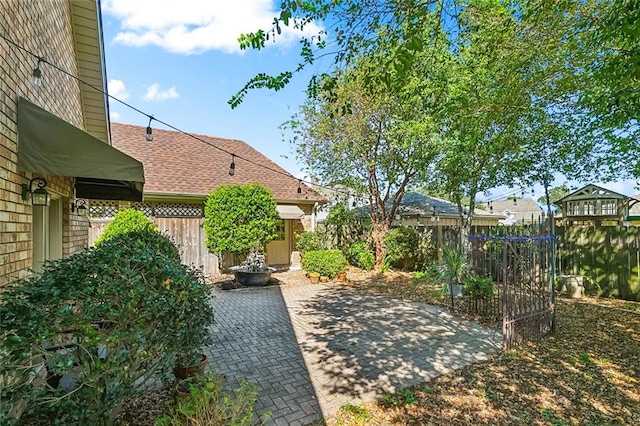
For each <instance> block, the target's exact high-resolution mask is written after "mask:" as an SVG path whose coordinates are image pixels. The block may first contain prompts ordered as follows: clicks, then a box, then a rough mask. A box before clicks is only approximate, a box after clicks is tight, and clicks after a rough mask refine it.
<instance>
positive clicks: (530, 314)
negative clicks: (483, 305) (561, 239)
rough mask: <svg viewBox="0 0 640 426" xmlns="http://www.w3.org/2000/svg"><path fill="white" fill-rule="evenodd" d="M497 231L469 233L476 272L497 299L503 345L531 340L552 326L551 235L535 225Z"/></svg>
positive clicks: (552, 275)
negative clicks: (496, 292)
mask: <svg viewBox="0 0 640 426" xmlns="http://www.w3.org/2000/svg"><path fill="white" fill-rule="evenodd" d="M502 231H503V232H502V235H500V234H498V233H494V234H492V235H469V237H468V238H469V243H470V248H471V251H470V258H471V263H472V266H473V268H474V270H475V272H476V273H479V274H484V275H487V276H491V277H492V278H493V280H494V282H496V284H497V286H498V287H499V290H500V291H499V294H500V299H501V300H500V302H501V305H502V309H501V311H502V334H503V348H504V349H505V350H506V349H509V348H511V347H513V346H515V345H518V344H522V343H525V342H527V341H530V340H537V339H539V338H541V337H543V336H544V335H546V334H548V333H549V332H551V331H553V329H554V327H555V295H554V289H553V281H554V275H555V268H554V265H555V250H556V245H557V239H556V237H555V235H553V234H546V233H544V227H543V226H542V224H538V226H536V225H533V226H530V227H526V228H523V227H519V228H511V229H510V228H505V229H503V230H502Z"/></svg>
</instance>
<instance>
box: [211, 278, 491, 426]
mask: <svg viewBox="0 0 640 426" xmlns="http://www.w3.org/2000/svg"><path fill="white" fill-rule="evenodd" d="M213 303H214V308H215V311H216V324H215V325H214V326H213V330H212V332H213V340H214V342H213V345H212V346H211V347H209V348H207V353H208V355H209V359H210V365H211V366H212V367H213V368H214V369H215V371H217V372H219V373H223V374H225V375H226V376H227V382H228V384H229V385H230V386H232V387H234V388H235V387H237V386H239V382H240V381H241V380H242V379H246V380H248V381H249V382H251V383H254V384H256V385H258V387H259V389H260V394H259V396H258V401H257V404H256V407H255V408H256V411H257V412H258V413H263V412H265V411H271V412H272V416H271V418H270V420H269V421H268V423H267V424H275V425H307V424H318V423H322V420H323V419H325V420H326V419H330V418H331V417H332V416H333V415H334V414H335V413H336V412H337V410H338V409H339V408H340V406H341V405H343V404H345V403H353V404H357V403H360V402H363V401H371V400H373V399H375V398H378V397H380V396H382V395H385V394H388V393H391V392H393V391H395V390H397V389H398V388H402V387H405V386H408V385H411V384H415V383H420V382H424V381H427V380H429V379H432V378H434V377H436V376H438V375H440V374H443V373H446V372H448V371H450V370H452V369H455V368H460V367H462V366H464V365H467V364H469V363H472V362H475V361H479V360H484V359H487V358H488V357H489V355H490V354H491V353H492V352H493V351H494V350H495V349H497V346H496V344H497V342H499V341H500V336H499V335H498V334H496V332H494V331H493V330H489V329H486V328H484V327H481V326H480V325H478V324H476V323H473V322H469V321H464V320H461V319H459V318H456V317H453V316H451V315H450V314H449V313H447V312H446V310H443V309H440V308H437V307H434V306H430V305H425V304H421V303H414V302H407V301H402V300H398V299H394V298H390V297H385V296H379V295H372V294H368V293H364V292H360V291H357V290H354V289H352V288H350V287H346V286H341V285H337V284H327V285H317V284H316V285H311V284H306V283H302V282H299V283H297V284H287V285H281V286H270V287H263V288H250V289H240V290H233V291H224V292H221V293H219V294H218V295H217V297H216V298H215V300H214V302H213Z"/></svg>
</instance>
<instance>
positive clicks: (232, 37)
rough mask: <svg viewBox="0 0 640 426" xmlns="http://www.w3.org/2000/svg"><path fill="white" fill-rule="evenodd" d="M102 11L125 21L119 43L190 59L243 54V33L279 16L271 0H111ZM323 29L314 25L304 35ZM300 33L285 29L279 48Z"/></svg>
mask: <svg viewBox="0 0 640 426" xmlns="http://www.w3.org/2000/svg"><path fill="white" fill-rule="evenodd" d="M102 8H103V11H104V12H105V14H108V15H111V16H114V17H116V18H117V19H118V20H119V21H120V30H121V31H120V32H118V34H117V35H116V37H115V42H117V43H122V44H125V45H128V46H135V47H141V46H147V45H155V46H158V47H160V48H162V49H165V50H167V51H169V52H172V53H180V54H186V55H190V54H194V53H202V52H205V51H208V50H220V51H223V52H226V53H240V52H241V50H240V46H239V44H238V37H239V36H240V34H242V33H249V32H255V31H256V30H258V29H263V30H268V29H269V28H270V26H271V23H272V22H273V18H274V17H275V16H276V15H278V14H279V12H278V11H276V9H275V8H274V7H273V1H272V0H234V1H216V0H181V1H176V0H135V1H132V0H106V1H104V2H103V3H102ZM319 30H320V27H319V26H317V25H316V24H314V23H311V24H308V25H307V26H306V27H305V30H304V32H305V33H306V34H316V33H317V32H318V31H319ZM300 35H301V33H300V32H299V31H298V30H294V29H292V28H289V27H283V28H282V34H280V35H279V36H278V43H277V45H278V46H281V47H282V46H289V45H291V44H292V43H295V42H296V41H297V40H298V39H299V37H300Z"/></svg>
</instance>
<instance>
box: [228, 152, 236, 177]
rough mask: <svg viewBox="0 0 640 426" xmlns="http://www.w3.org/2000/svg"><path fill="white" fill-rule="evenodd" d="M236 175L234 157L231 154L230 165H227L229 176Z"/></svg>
mask: <svg viewBox="0 0 640 426" xmlns="http://www.w3.org/2000/svg"><path fill="white" fill-rule="evenodd" d="M235 174H236V155H235V154H231V164H229V176H233V175H235Z"/></svg>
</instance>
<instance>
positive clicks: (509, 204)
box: [491, 198, 543, 222]
mask: <svg viewBox="0 0 640 426" xmlns="http://www.w3.org/2000/svg"><path fill="white" fill-rule="evenodd" d="M516 201H517V202H516V203H515V204H514V203H513V200H499V201H492V202H491V204H492V205H493V212H494V213H495V214H500V215H501V214H502V212H504V211H505V210H509V211H510V212H512V213H515V219H516V220H518V221H522V220H523V219H524V221H525V222H531V218H532V217H533V220H534V221H537V220H539V218H540V217H541V216H542V211H543V210H542V208H541V207H540V206H539V205H538V203H536V202H535V200H534V199H533V198H518V199H517V200H516Z"/></svg>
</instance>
